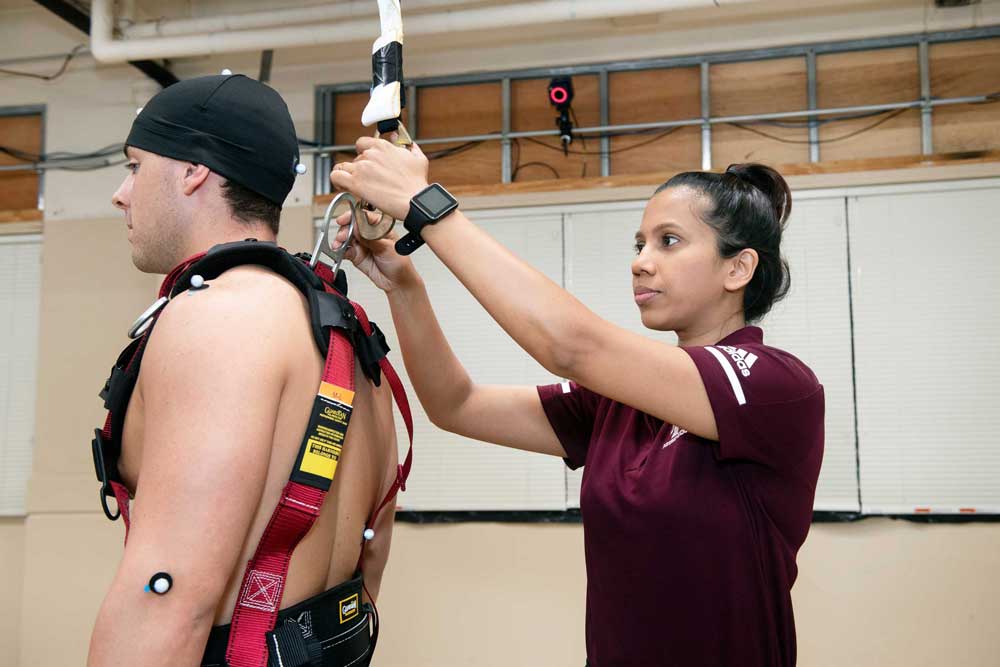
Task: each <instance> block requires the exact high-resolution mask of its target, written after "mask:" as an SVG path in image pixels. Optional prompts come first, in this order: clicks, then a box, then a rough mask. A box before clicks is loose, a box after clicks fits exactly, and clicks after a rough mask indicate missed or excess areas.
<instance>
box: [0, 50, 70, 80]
mask: <svg viewBox="0 0 1000 667" xmlns="http://www.w3.org/2000/svg"><path fill="white" fill-rule="evenodd" d="M85 47H86V45H84V44H77V45H76V46H74V47H73V50H72V51H70V52H69V53H67V54H66V56H65V58H64V59H63V62H62V65H61V66H60V67H59V70H58V71H57V72H56V73H55V74H35V73H34V72H20V71H18V70H13V69H6V68H4V67H0V74H6V75H8V76H23V77H25V78H28V79H41V80H42V81H52V80H54V79H58V78H59V77H61V76H62V75H63V74H64V73H65V72H66V68H67V67H69V63H70V61H71V60H73V58H75V57H76V54H78V53H79V52H80V51H81V50H83V49H84V48H85Z"/></svg>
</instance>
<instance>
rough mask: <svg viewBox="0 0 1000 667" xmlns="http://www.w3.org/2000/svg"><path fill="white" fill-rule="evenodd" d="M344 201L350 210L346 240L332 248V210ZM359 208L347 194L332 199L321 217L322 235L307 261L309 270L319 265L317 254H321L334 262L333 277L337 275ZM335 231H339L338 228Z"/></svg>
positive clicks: (334, 236)
mask: <svg viewBox="0 0 1000 667" xmlns="http://www.w3.org/2000/svg"><path fill="white" fill-rule="evenodd" d="M345 199H346V200H347V203H348V204H349V206H350V210H351V224H350V225H349V226H348V227H347V238H346V239H345V240H344V242H343V243H342V244H341V245H340V247H338V248H334V247H333V245H332V244H333V241H334V240H335V239H336V238H337V235H336V234H333V235H332V236H331V235H330V223H332V222H333V211H334V209H335V208H337V205H338V204H339V203H340V202H341V201H343V200H345ZM359 208H360V207H359V206H358V201H357V200H356V199H355V198H354V197H353V196H352V195H351V193H349V192H341V193H340V194H338V195H337V196H336V197H334V198H333V201H331V202H330V205H329V206H327V207H326V213H325V214H324V215H323V233H322V234H320V237H319V238H318V239H317V240H316V247H315V248H313V252H312V259H310V260H309V268H310V269H315V268H316V265H317V264H319V254H320V253H321V252H322V253H323V254H324V255H326V256H327V257H329V258H330V259H332V260H333V261H334V265H333V275H337V271H338V270H340V264H341V262H343V261H344V255H345V254H346V253H347V247H348V246H349V245H350V244H351V236H352V235H353V234H354V227H355V226H356V224H357V220H358V215H359ZM337 231H338V232H339V231H340V230H339V228H338V230H337Z"/></svg>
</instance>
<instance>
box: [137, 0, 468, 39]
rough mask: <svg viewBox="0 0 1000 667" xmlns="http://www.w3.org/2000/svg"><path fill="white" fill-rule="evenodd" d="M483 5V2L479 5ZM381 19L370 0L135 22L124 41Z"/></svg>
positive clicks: (445, 0)
mask: <svg viewBox="0 0 1000 667" xmlns="http://www.w3.org/2000/svg"><path fill="white" fill-rule="evenodd" d="M405 4H406V11H407V12H412V11H420V10H425V9H437V8H448V9H452V10H453V11H454V10H457V8H459V7H461V6H462V5H468V4H470V3H469V2H468V1H467V0H465V1H464V0H406V2H405ZM480 4H481V3H480ZM370 17H374V18H376V20H377V17H378V5H377V4H376V3H375V2H372V1H371V0H351V1H350V2H340V3H336V4H327V5H317V6H315V7H294V8H289V9H281V10H276V11H266V12H252V13H249V14H228V15H225V16H205V17H200V18H185V19H161V20H158V21H147V22H145V23H135V24H133V25H129V26H127V27H125V28H123V29H122V31H121V33H122V36H123V37H124V38H125V39H127V40H128V39H138V38H141V37H172V36H176V35H191V34H196V33H206V32H222V31H226V30H250V29H253V28H273V27H277V26H289V25H296V24H302V23H313V24H315V23H324V22H329V21H338V20H346V19H358V18H370Z"/></svg>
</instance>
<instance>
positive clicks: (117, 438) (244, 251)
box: [93, 241, 413, 667]
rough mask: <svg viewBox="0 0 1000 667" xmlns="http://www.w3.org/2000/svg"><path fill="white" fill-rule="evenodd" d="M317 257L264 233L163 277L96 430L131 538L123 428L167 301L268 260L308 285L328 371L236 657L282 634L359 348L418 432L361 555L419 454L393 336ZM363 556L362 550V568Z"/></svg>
mask: <svg viewBox="0 0 1000 667" xmlns="http://www.w3.org/2000/svg"><path fill="white" fill-rule="evenodd" d="M308 260H309V258H308V256H302V255H299V256H293V255H290V254H289V253H287V252H286V251H285V250H283V249H281V248H278V247H277V246H275V245H274V244H271V243H262V242H257V241H244V242H239V243H229V244H224V245H221V246H216V247H215V248H213V249H212V250H210V251H209V252H208V253H201V254H199V255H195V256H194V257H191V258H189V259H187V260H185V261H184V262H183V263H182V264H181V265H179V266H178V267H177V268H175V269H174V270H173V271H172V272H171V273H170V274H169V275H168V276H167V277H166V279H165V280H164V281H163V285H162V286H161V288H160V295H159V296H160V298H159V300H158V301H157V302H156V303H154V304H153V306H151V307H150V309H149V310H148V311H147V312H146V313H144V316H143V317H144V318H145V321H141V320H143V317H140V321H137V322H136V325H134V326H133V330H132V331H131V332H130V335H134V336H136V339H135V340H134V341H133V342H132V344H130V345H129V346H128V347H127V348H126V349H125V350H124V351H123V352H122V354H121V355H120V356H119V359H118V362H117V363H116V364H115V367H114V369H113V370H112V373H111V377H110V378H109V380H108V382H107V383H106V384H105V387H104V391H102V392H101V395H102V397H103V398H104V399H105V406H106V407H107V408H108V416H107V419H106V420H105V423H104V428H102V429H98V430H97V431H96V437H95V439H94V443H93V450H94V464H95V468H96V469H97V477H98V480H99V481H100V482H101V483H102V487H101V503H102V506H103V508H104V511H105V513H106V514H107V516H108V518H110V519H112V520H114V519H117V518H118V516H119V515H120V516H121V517H122V518H123V519H124V521H125V539H126V541H127V540H128V529H129V493H128V490H127V489H126V488H125V486H124V484H122V482H121V478H120V476H119V475H118V470H117V462H118V457H119V455H120V453H121V432H122V426H123V424H124V417H125V411H126V409H127V407H128V399H129V397H130V396H131V394H132V390H133V389H134V387H135V381H136V379H137V378H138V368H139V364H140V363H141V360H142V354H143V351H144V349H145V346H146V343H147V341H148V340H149V335H150V332H151V331H152V329H153V326H154V325H155V322H156V319H157V318H158V316H159V313H160V312H162V308H163V306H165V305H166V303H167V302H168V301H169V300H170V299H171V298H173V297H174V296H175V295H177V294H178V293H180V292H184V291H187V290H188V289H197V288H198V285H199V284H200V283H201V281H200V280H198V279H197V278H196V276H201V278H202V279H203V280H210V279H212V278H215V277H217V276H218V275H221V273H223V272H224V271H225V270H227V269H229V268H232V267H234V266H238V265H241V264H262V265H264V266H267V267H268V268H271V269H272V270H274V271H276V272H277V273H279V274H280V275H283V276H285V277H286V278H288V279H289V280H290V281H291V282H292V283H293V284H295V285H296V286H297V287H299V289H300V290H302V291H303V292H304V293H305V294H306V296H307V298H308V300H309V306H310V317H311V320H312V328H313V334H314V337H315V338H316V339H317V344H318V345H320V349H321V350H325V351H326V363H325V366H324V369H323V378H322V381H321V383H320V388H319V391H318V393H317V395H316V399H315V401H314V403H313V412H312V415H311V417H310V421H309V426H308V428H307V430H306V433H305V435H304V437H303V438H302V444H301V446H300V447H299V452H298V456H297V458H296V462H295V466H294V467H293V469H292V474H291V477H290V479H289V481H288V483H287V484H286V485H285V488H284V490H283V491H282V493H281V498H280V500H279V501H278V505H277V507H276V508H275V509H274V512H273V514H272V515H271V519H270V521H269V522H268V524H267V528H266V529H265V530H264V534H263V536H262V537H261V539H260V542H259V543H258V545H257V550H256V552H255V553H254V556H253V558H252V559H251V560H250V562H249V563H248V564H247V566H246V570H245V571H244V574H243V583H242V585H241V587H240V592H239V597H238V598H237V602H236V608H235V609H234V611H233V619H232V624H231V629H230V634H229V644H228V647H227V650H226V661H227V663H228V664H229V665H231V666H232V667H244V666H246V667H262V666H263V665H266V664H268V652H269V646H268V640H269V639H271V640H274V641H276V639H275V638H274V636H273V633H272V631H273V630H274V627H275V622H276V619H277V616H278V612H279V610H280V608H281V597H282V593H283V591H284V586H285V580H286V578H287V575H288V565H289V561H290V560H291V556H292V553H293V551H294V550H295V547H296V546H297V545H298V543H299V541H300V540H301V539H302V538H303V537H304V536H305V535H306V533H308V532H309V530H310V528H311V527H312V525H313V523H314V522H315V520H316V517H318V516H319V513H320V509H321V508H322V506H323V500H324V498H325V497H326V493H327V491H328V490H329V488H330V484H331V483H332V481H333V478H334V475H335V473H336V469H337V462H338V460H339V459H340V456H341V452H342V449H343V447H344V446H345V440H344V438H345V435H346V433H347V427H348V423H349V421H350V417H351V411H352V407H353V399H354V389H355V378H354V369H355V364H354V360H355V358H356V357H357V358H358V359H359V361H360V362H361V366H362V369H363V371H364V373H365V375H367V376H368V377H369V378H370V379H371V381H372V382H374V383H375V384H376V385H378V384H380V377H379V375H380V373H381V375H384V377H385V378H386V380H387V381H388V383H389V386H390V388H391V390H392V395H393V397H394V398H395V400H396V404H397V405H398V407H399V411H400V413H401V414H402V417H403V421H404V422H405V424H406V430H407V433H408V435H409V439H410V448H409V450H408V451H407V454H406V458H405V459H404V461H403V463H402V464H400V465H399V466H398V471H397V475H396V479H395V480H394V482H393V484H392V486H391V487H390V488H389V490H388V492H387V493H386V494H385V496H384V497H383V499H382V501H381V502H380V503H379V504H378V506H377V507H376V508H375V509H374V511H373V512H372V514H371V516H370V517H369V518H368V520H367V522H366V523H365V532H364V539H363V540H362V554H361V556H363V555H364V543H366V542H367V540H368V539H370V538H371V537H372V536H373V532H372V529H373V526H374V525H375V522H376V521H377V520H378V517H379V514H380V513H381V512H382V510H383V509H384V508H385V507H386V506H387V505H388V504H389V503H390V502H392V500H393V499H394V498H395V497H396V494H397V492H398V491H403V490H405V483H406V479H407V477H408V475H409V472H410V466H411V464H412V455H413V419H412V416H411V413H410V408H409V404H408V402H407V399H406V394H405V392H404V390H403V385H402V383H401V382H400V379H399V376H398V375H397V374H396V372H395V370H394V369H393V367H392V365H391V364H390V363H389V361H388V359H387V358H386V357H385V353H386V352H388V347H387V346H386V345H385V338H384V336H383V335H382V333H381V331H379V329H378V327H377V326H376V325H375V324H374V323H372V322H369V320H368V317H367V315H366V314H365V312H364V310H363V309H362V308H361V306H359V305H358V304H356V303H354V302H352V301H350V300H349V299H348V298H347V297H346V291H347V290H346V280H345V279H344V278H343V273H338V274H337V276H336V277H335V276H334V274H333V272H332V271H331V270H330V268H329V267H327V266H326V265H325V264H322V263H317V264H316V265H315V268H314V269H310V268H309V266H308V264H307V262H308ZM192 278H194V282H192ZM338 288H339V289H338ZM108 497H114V498H115V499H116V501H117V504H118V510H119V511H118V513H117V514H112V512H111V511H110V509H109V507H108V503H107V498H108ZM361 560H362V558H361V557H360V556H359V558H358V567H357V569H358V570H359V571H360V568H361ZM275 648H277V647H275Z"/></svg>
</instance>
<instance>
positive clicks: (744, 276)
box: [725, 248, 760, 292]
mask: <svg viewBox="0 0 1000 667" xmlns="http://www.w3.org/2000/svg"><path fill="white" fill-rule="evenodd" d="M759 261H760V258H759V257H758V255H757V251H756V250H754V249H753V248H744V249H743V250H740V251H739V252H738V253H736V255H735V256H734V257H730V258H729V259H728V260H726V263H727V264H728V265H729V272H728V273H727V274H726V283H725V284H726V289H727V290H729V291H731V292H735V291H737V290H739V289H742V288H743V287H746V286H747V285H748V284H749V283H750V280H751V279H753V274H754V272H755V271H756V270H757V263H758V262H759Z"/></svg>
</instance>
